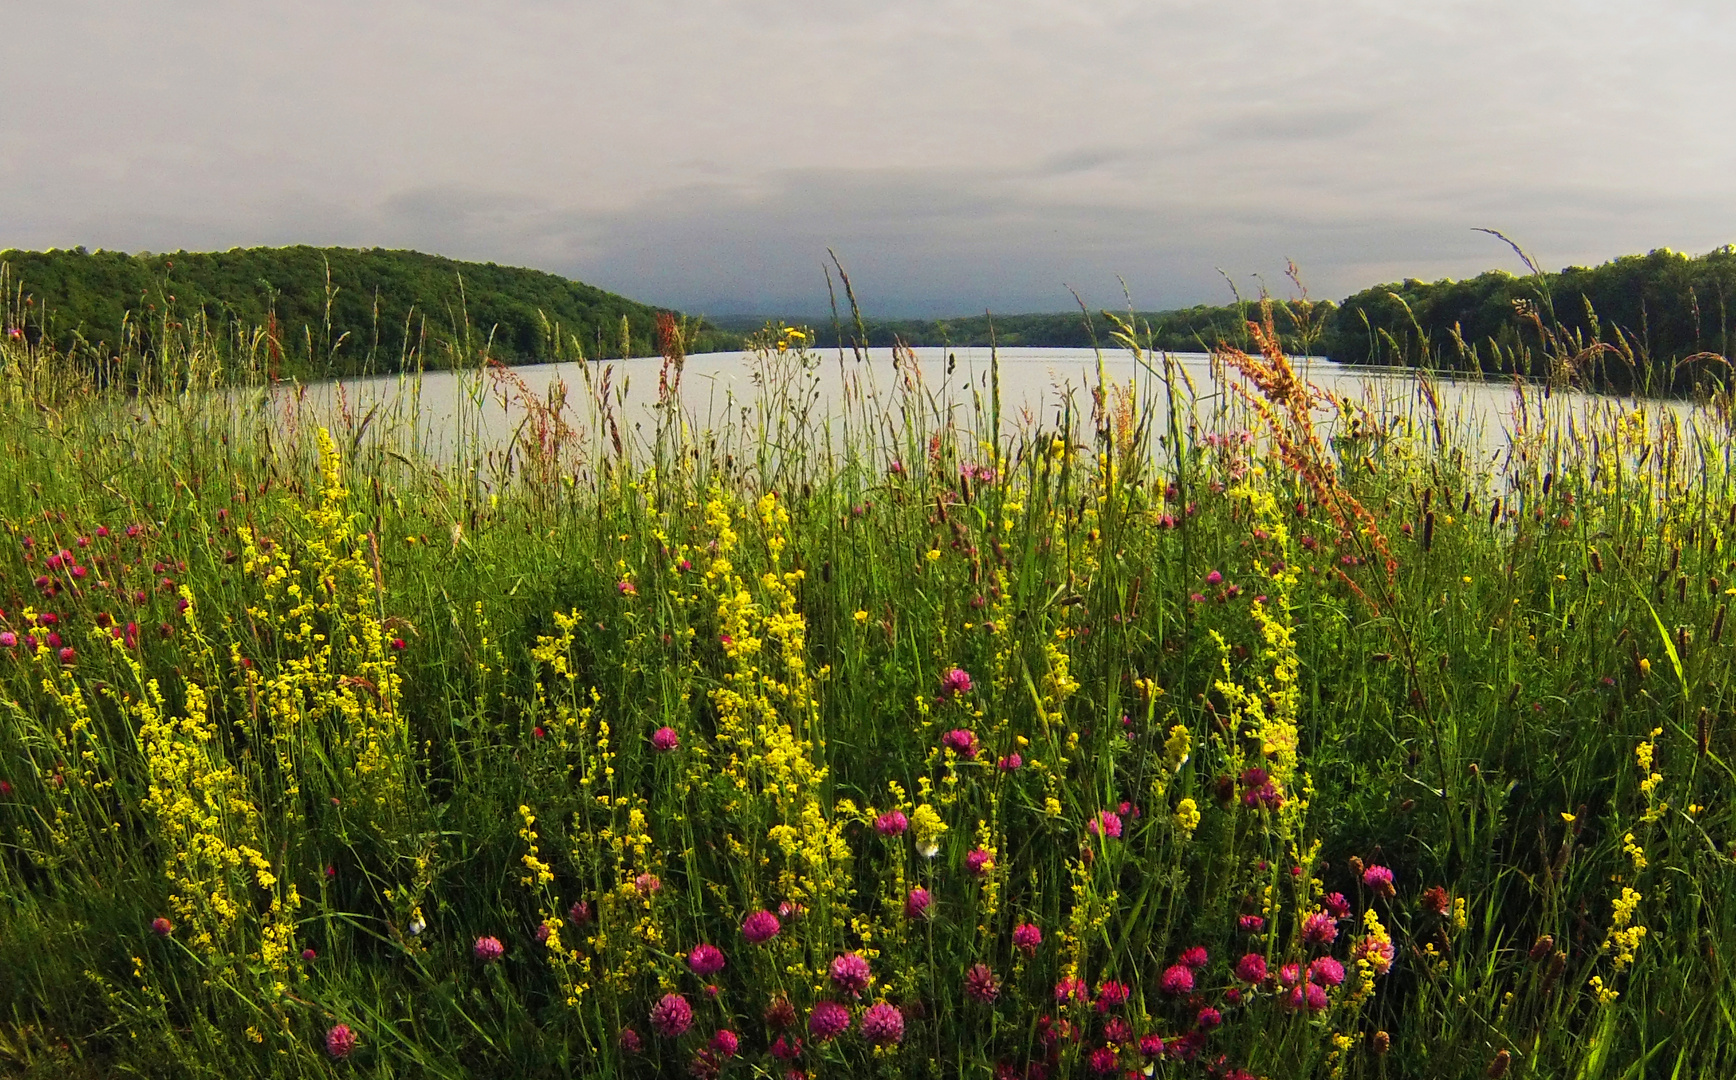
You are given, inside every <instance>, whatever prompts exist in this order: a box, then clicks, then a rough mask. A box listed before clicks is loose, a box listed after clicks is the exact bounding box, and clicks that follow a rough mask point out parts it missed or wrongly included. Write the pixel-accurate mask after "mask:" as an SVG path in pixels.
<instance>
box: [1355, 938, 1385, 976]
mask: <svg viewBox="0 0 1736 1080" xmlns="http://www.w3.org/2000/svg"><path fill="white" fill-rule="evenodd" d="M1351 955H1352V956H1353V957H1354V958H1355V959H1357V960H1365V959H1366V960H1367V961H1369V963H1371V964H1373V965H1374V973H1375V974H1376V975H1385V974H1386V973H1387V972H1388V971H1391V970H1392V960H1393V955H1394V954H1393V947H1392V942H1390V941H1382V940H1381V939H1380V938H1377V937H1374V936H1372V935H1371V936H1369V937H1366V938H1363V939H1362V940H1361V941H1360V942H1358V943H1357V945H1356V949H1355V951H1354V952H1353V953H1352V954H1351Z"/></svg>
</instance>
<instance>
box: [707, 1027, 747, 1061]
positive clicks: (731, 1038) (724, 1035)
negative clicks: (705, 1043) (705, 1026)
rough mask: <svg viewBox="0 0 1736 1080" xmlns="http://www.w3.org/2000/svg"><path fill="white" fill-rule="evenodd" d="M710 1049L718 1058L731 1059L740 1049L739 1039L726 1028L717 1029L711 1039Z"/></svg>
mask: <svg viewBox="0 0 1736 1080" xmlns="http://www.w3.org/2000/svg"><path fill="white" fill-rule="evenodd" d="M711 1048H712V1049H713V1050H715V1051H717V1053H718V1056H719V1057H724V1058H732V1057H734V1056H735V1054H736V1051H737V1050H740V1049H741V1038H740V1037H739V1036H738V1035H736V1033H735V1032H733V1031H731V1030H729V1029H728V1028H719V1029H718V1030H717V1034H715V1035H713V1036H712V1037H711Z"/></svg>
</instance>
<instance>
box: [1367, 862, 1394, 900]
mask: <svg viewBox="0 0 1736 1080" xmlns="http://www.w3.org/2000/svg"><path fill="white" fill-rule="evenodd" d="M1362 883H1363V884H1364V885H1366V886H1368V887H1369V888H1370V889H1372V890H1374V892H1375V894H1376V895H1378V896H1387V897H1390V896H1392V895H1394V893H1395V892H1396V891H1397V890H1395V889H1394V888H1393V878H1392V871H1391V870H1388V869H1387V868H1386V867H1384V866H1371V867H1369V868H1368V869H1367V870H1364V871H1363V872H1362Z"/></svg>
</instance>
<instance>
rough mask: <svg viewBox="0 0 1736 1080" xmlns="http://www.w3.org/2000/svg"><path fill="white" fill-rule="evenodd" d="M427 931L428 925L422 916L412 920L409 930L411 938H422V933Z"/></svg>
mask: <svg viewBox="0 0 1736 1080" xmlns="http://www.w3.org/2000/svg"><path fill="white" fill-rule="evenodd" d="M426 929H428V924H427V922H425V921H424V920H423V919H422V917H421V916H419V915H418V916H417V917H416V918H414V919H411V920H410V926H409V930H410V936H411V937H420V936H421V934H422V931H424V930H426Z"/></svg>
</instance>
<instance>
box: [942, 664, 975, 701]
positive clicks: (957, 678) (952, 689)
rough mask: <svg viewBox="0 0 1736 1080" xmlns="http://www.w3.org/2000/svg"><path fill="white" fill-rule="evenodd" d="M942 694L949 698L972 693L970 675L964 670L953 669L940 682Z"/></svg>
mask: <svg viewBox="0 0 1736 1080" xmlns="http://www.w3.org/2000/svg"><path fill="white" fill-rule="evenodd" d="M940 692H941V693H942V694H944V695H945V696H947V697H956V696H958V695H959V694H968V693H970V674H969V673H968V672H966V671H965V670H964V669H963V668H953V669H952V670H951V671H949V672H947V673H946V676H945V677H944V678H942V679H941V680H940Z"/></svg>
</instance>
